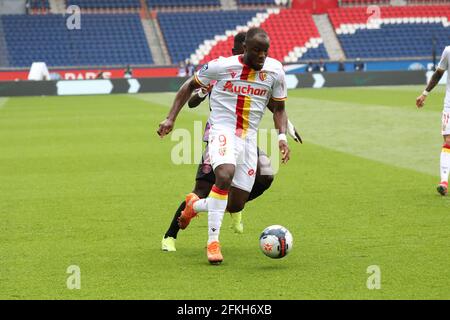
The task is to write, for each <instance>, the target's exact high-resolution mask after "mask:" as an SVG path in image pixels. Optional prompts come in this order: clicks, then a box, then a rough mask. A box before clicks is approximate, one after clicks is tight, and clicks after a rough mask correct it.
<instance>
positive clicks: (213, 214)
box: [207, 185, 228, 244]
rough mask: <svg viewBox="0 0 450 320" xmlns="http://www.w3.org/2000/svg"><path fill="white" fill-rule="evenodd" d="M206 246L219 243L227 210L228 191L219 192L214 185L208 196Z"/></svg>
mask: <svg viewBox="0 0 450 320" xmlns="http://www.w3.org/2000/svg"><path fill="white" fill-rule="evenodd" d="M207 199H208V244H210V243H211V242H213V241H219V234H220V227H221V226H222V219H223V215H224V214H225V210H226V208H227V202H228V190H221V189H219V188H217V187H216V186H215V185H214V186H213V187H212V189H211V192H210V193H209V196H208V198H207Z"/></svg>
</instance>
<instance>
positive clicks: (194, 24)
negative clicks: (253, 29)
mask: <svg viewBox="0 0 450 320" xmlns="http://www.w3.org/2000/svg"><path fill="white" fill-rule="evenodd" d="M256 13H257V12H256V11H252V10H249V11H248V10H245V11H211V12H195V13H191V12H181V13H180V12H179V13H159V14H158V21H159V24H160V26H161V30H162V32H163V35H164V39H165V41H166V45H167V49H168V50H169V54H170V57H171V59H172V63H178V62H180V61H184V60H185V59H188V58H190V56H191V53H194V52H195V51H196V49H197V48H198V47H199V46H200V45H201V44H202V43H203V41H204V40H205V39H214V37H215V36H217V35H223V34H225V31H226V30H235V29H236V26H239V25H240V26H245V25H247V22H248V21H250V20H251V19H252V18H253V17H254V16H255V15H256Z"/></svg>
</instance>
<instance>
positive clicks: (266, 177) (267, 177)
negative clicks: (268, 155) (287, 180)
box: [258, 174, 275, 189]
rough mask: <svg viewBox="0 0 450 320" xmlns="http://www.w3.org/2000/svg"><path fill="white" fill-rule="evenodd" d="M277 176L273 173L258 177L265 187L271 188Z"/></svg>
mask: <svg viewBox="0 0 450 320" xmlns="http://www.w3.org/2000/svg"><path fill="white" fill-rule="evenodd" d="M274 179H275V177H274V176H273V175H271V174H269V175H262V176H259V177H258V183H259V184H261V185H262V186H264V187H265V189H269V188H270V186H271V185H272V182H273V180H274Z"/></svg>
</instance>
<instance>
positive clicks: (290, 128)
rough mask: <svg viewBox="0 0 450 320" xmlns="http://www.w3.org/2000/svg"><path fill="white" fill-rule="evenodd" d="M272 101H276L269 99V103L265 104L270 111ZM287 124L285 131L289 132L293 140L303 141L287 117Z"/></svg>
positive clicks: (271, 110) (272, 107)
mask: <svg viewBox="0 0 450 320" xmlns="http://www.w3.org/2000/svg"><path fill="white" fill-rule="evenodd" d="M274 102H276V101H274V100H272V99H270V100H269V103H268V104H267V109H269V110H270V112H272V113H273V109H274V106H273V104H272V103H274ZM287 125H288V127H287V132H288V133H289V135H290V136H291V138H292V139H294V141H295V142H300V143H303V140H302V137H300V134H299V133H298V131H297V129H296V128H295V126H294V124H293V123H292V122H291V121H290V120H289V119H287Z"/></svg>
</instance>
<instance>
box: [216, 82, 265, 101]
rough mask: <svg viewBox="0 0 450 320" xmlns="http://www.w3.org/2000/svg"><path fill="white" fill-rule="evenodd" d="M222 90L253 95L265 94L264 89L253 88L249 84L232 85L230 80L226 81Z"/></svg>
mask: <svg viewBox="0 0 450 320" xmlns="http://www.w3.org/2000/svg"><path fill="white" fill-rule="evenodd" d="M223 91H227V92H232V93H233V92H234V93H237V94H241V95H254V96H261V97H263V96H265V95H266V94H267V90H266V89H259V88H255V87H253V86H251V85H246V86H238V85H234V84H233V83H232V82H231V81H227V82H226V83H225V85H224V86H223Z"/></svg>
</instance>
